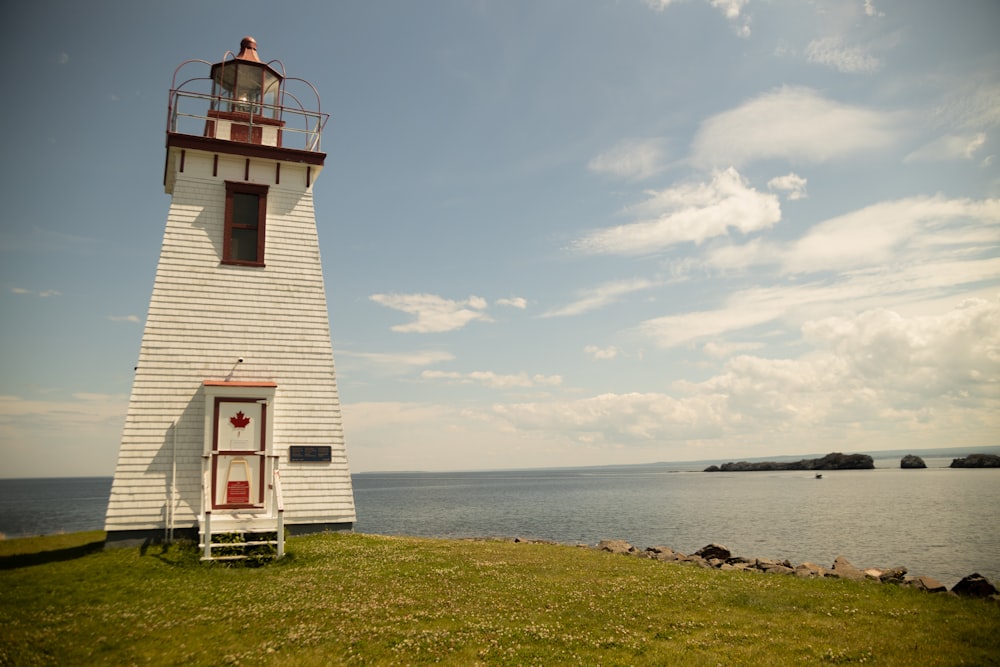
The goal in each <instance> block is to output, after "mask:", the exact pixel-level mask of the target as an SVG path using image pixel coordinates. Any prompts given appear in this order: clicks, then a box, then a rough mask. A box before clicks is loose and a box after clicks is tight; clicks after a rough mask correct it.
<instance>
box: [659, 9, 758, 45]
mask: <svg viewBox="0 0 1000 667" xmlns="http://www.w3.org/2000/svg"><path fill="white" fill-rule="evenodd" d="M644 1H645V3H646V6H648V7H649V8H650V9H653V10H655V11H658V12H662V11H664V10H665V9H666V8H667V7H669V6H670V5H672V4H676V3H677V2H679V1H681V0H644ZM748 1H749V0H706V2H707V3H708V4H709V5H711V6H712V7H713V8H715V9H718V10H720V11H721V12H722V14H723V16H725V17H726V18H727V19H729V20H730V21H731V22H733V23H736V34H737V35H739V36H740V37H749V36H750V17H748V16H746V15H745V14H743V13H742V12H743V8H744V7H745V6H746V5H747V2H748ZM741 18H742V21H741V20H740V19H741Z"/></svg>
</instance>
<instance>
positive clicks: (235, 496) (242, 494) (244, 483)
mask: <svg viewBox="0 0 1000 667" xmlns="http://www.w3.org/2000/svg"><path fill="white" fill-rule="evenodd" d="M226 504H227V505H249V504H250V482H249V481H248V480H231V481H229V482H228V483H226Z"/></svg>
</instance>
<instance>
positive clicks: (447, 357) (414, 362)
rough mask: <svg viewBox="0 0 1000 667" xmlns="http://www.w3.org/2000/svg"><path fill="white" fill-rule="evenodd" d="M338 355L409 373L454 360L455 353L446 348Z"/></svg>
mask: <svg viewBox="0 0 1000 667" xmlns="http://www.w3.org/2000/svg"><path fill="white" fill-rule="evenodd" d="M337 356H338V357H343V358H349V359H358V360H360V361H362V362H365V363H367V364H370V365H372V366H375V367H377V368H379V369H380V370H381V371H382V372H388V373H393V374H401V373H408V372H410V371H411V370H413V369H414V368H421V367H423V366H430V365H432V364H439V363H441V362H444V361H452V360H453V359H454V358H455V355H453V354H451V353H450V352H445V351H444V350H421V351H418V352H396V353H392V352H338V354H337Z"/></svg>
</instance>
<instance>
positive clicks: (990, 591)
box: [951, 572, 997, 598]
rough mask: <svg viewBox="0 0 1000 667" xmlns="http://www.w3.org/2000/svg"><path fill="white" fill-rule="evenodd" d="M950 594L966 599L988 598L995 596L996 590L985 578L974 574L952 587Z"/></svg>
mask: <svg viewBox="0 0 1000 667" xmlns="http://www.w3.org/2000/svg"><path fill="white" fill-rule="evenodd" d="M951 592H952V593H955V594H956V595H961V596H962V597H966V598H988V597H990V596H991V595H996V594H997V589H996V587H995V586H994V585H993V584H991V583H990V582H989V581H988V580H987V579H986V577H984V576H983V575H981V574H979V573H978V572H976V573H974V574H970V575H969V576H967V577H965V578H964V579H962V580H961V581H960V582H958V583H957V584H955V585H954V586H952V587H951Z"/></svg>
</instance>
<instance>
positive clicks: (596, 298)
mask: <svg viewBox="0 0 1000 667" xmlns="http://www.w3.org/2000/svg"><path fill="white" fill-rule="evenodd" d="M658 284H659V283H657V282H655V281H652V280H646V279H645V278H634V279H632V280H619V281H615V282H610V283H604V284H603V285H598V286H597V287H593V288H590V289H586V290H581V291H580V292H579V293H578V298H577V300H576V301H574V302H572V303H570V304H567V305H565V306H562V307H560V308H555V309H553V310H550V311H548V312H546V313H544V314H543V315H542V317H569V316H572V315H582V314H583V313H587V312H590V311H592V310H597V309H598V308H603V307H605V306H608V305H610V304H612V303H616V302H617V301H619V300H621V298H622V297H624V296H626V295H628V294H632V293H633V292H639V291H642V290H647V289H650V288H652V287H655V286H657V285H658Z"/></svg>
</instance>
